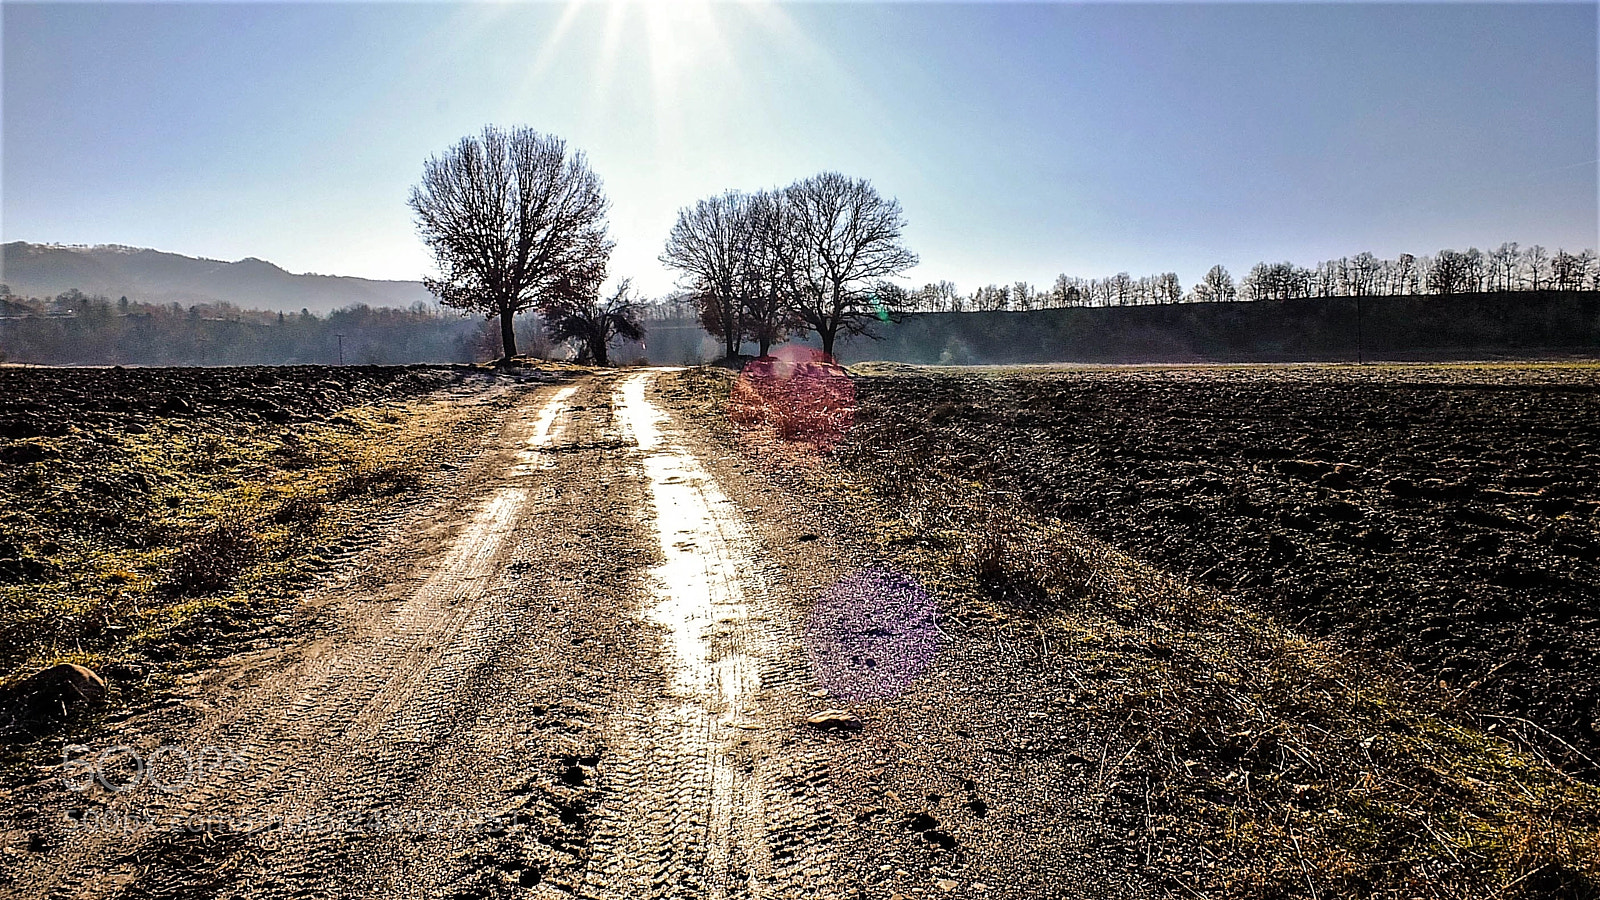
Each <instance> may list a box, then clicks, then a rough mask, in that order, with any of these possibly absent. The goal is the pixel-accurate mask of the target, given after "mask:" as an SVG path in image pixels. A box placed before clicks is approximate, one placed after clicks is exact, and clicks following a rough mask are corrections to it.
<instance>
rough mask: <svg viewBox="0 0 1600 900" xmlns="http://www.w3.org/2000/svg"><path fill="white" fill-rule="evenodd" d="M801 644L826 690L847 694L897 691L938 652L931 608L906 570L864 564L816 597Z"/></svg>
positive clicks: (858, 696)
mask: <svg viewBox="0 0 1600 900" xmlns="http://www.w3.org/2000/svg"><path fill="white" fill-rule="evenodd" d="M805 645H806V652H807V653H808V654H809V655H810V657H811V671H812V674H813V675H814V676H815V677H816V679H817V682H818V683H819V684H821V685H822V686H823V687H824V688H826V689H827V691H828V692H829V693H830V694H833V695H835V696H838V697H842V698H844V699H847V700H884V699H889V698H891V697H897V696H899V695H900V694H901V693H903V692H904V691H905V690H906V688H907V687H909V686H910V685H911V682H913V681H915V680H916V678H917V676H919V675H921V674H922V672H923V670H925V669H927V667H928V664H929V663H931V662H932V661H933V658H934V656H936V655H937V654H938V652H939V627H938V624H937V609H936V607H935V605H934V602H933V599H932V598H930V597H929V596H928V594H927V592H925V591H924V590H923V589H922V587H921V586H920V585H919V584H917V581H916V579H914V578H912V577H911V576H909V575H904V574H902V573H899V572H894V571H891V570H888V569H876V568H874V569H866V570H864V571H861V572H857V573H856V574H854V575H851V576H849V577H847V578H844V579H842V580H840V581H839V582H838V583H837V584H835V585H834V586H833V587H832V588H831V589H829V591H828V592H827V593H826V594H825V595H823V597H822V599H820V600H818V601H817V605H816V606H815V607H813V608H812V610H811V617H810V619H809V620H808V621H807V623H806V634H805Z"/></svg>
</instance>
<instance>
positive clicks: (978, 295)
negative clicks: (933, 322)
mask: <svg viewBox="0 0 1600 900" xmlns="http://www.w3.org/2000/svg"><path fill="white" fill-rule="evenodd" d="M1579 290H1600V265H1597V264H1596V258H1595V253H1594V251H1592V250H1583V251H1579V252H1576V253H1574V252H1569V251H1567V250H1557V251H1555V252H1554V253H1550V252H1549V251H1547V250H1546V249H1545V248H1544V247H1541V246H1539V245H1537V244H1535V245H1533V246H1531V247H1525V248H1524V247H1519V246H1518V245H1517V244H1515V243H1509V244H1501V245H1500V247H1499V249H1496V250H1490V251H1488V252H1484V251H1481V250H1478V249H1477V248H1476V247H1472V248H1468V249H1467V250H1465V251H1460V250H1440V251H1439V252H1438V253H1437V254H1434V255H1432V256H1420V257H1419V256H1413V255H1412V254H1409V253H1402V254H1401V255H1400V256H1399V257H1397V258H1395V259H1381V258H1379V257H1377V256H1375V255H1373V254H1371V253H1358V254H1356V255H1355V256H1347V257H1341V258H1339V259H1333V260H1326V261H1323V262H1320V263H1317V264H1316V266H1314V267H1312V268H1305V267H1302V266H1298V265H1295V264H1294V263H1290V262H1279V263H1266V262H1263V263H1257V264H1256V265H1255V266H1253V267H1251V269H1250V272H1249V273H1248V274H1247V275H1245V277H1244V279H1243V280H1242V281H1240V282H1238V283H1235V281H1234V278H1233V275H1232V274H1231V273H1230V272H1229V271H1228V270H1227V269H1226V268H1224V267H1222V266H1212V267H1211V270H1210V271H1208V272H1207V273H1206V274H1205V276H1204V277H1203V278H1202V279H1201V280H1200V282H1199V283H1198V284H1195V285H1194V286H1193V287H1192V288H1190V289H1189V290H1188V291H1185V290H1184V289H1183V285H1182V284H1181V283H1180V282H1179V280H1178V276H1177V274H1176V273H1174V272H1165V273H1162V274H1159V275H1152V276H1145V277H1141V278H1134V277H1132V276H1130V275H1129V274H1128V273H1127V272H1119V273H1118V274H1116V275H1113V276H1110V277H1108V278H1096V279H1086V278H1074V277H1072V276H1068V275H1059V276H1057V277H1056V280H1055V283H1054V284H1052V285H1051V286H1050V287H1049V288H1048V289H1045V290H1040V289H1036V288H1035V287H1034V286H1033V285H1031V284H1029V283H1028V282H1025V281H1019V282H1016V283H1014V284H1010V285H993V284H991V285H987V286H985V287H980V288H978V289H977V290H975V291H973V292H972V293H971V294H963V293H961V292H960V291H959V290H957V288H956V286H955V285H954V284H953V283H951V282H949V281H939V282H934V283H930V284H927V285H925V286H924V287H922V288H921V289H920V290H917V291H913V292H911V293H910V294H909V296H908V297H907V303H906V308H907V310H908V311H912V312H990V311H996V310H1031V309H1054V308H1060V307H1074V306H1147V305H1156V304H1167V303H1204V302H1230V301H1236V300H1293V299H1299V298H1312V297H1389V296H1409V295H1417V294H1435V295H1441V296H1442V295H1452V294H1475V293H1487V292H1495V291H1579Z"/></svg>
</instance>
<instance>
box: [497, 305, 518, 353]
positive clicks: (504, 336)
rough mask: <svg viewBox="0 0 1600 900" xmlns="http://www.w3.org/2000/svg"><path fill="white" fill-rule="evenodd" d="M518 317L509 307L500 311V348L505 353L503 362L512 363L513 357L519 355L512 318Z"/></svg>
mask: <svg viewBox="0 0 1600 900" xmlns="http://www.w3.org/2000/svg"><path fill="white" fill-rule="evenodd" d="M514 315H516V313H515V312H513V311H512V310H511V309H510V308H509V307H507V308H504V309H501V310H500V346H501V349H503V350H504V351H505V356H503V357H501V358H500V361H501V362H504V363H509V362H511V357H513V356H516V355H517V330H516V328H514V327H513V326H512V321H511V320H512V316H514Z"/></svg>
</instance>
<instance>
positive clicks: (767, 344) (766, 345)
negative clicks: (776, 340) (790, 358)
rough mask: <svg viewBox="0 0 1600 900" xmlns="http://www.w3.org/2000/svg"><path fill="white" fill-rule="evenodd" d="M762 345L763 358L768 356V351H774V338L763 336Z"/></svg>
mask: <svg viewBox="0 0 1600 900" xmlns="http://www.w3.org/2000/svg"><path fill="white" fill-rule="evenodd" d="M760 344H761V355H762V356H766V355H767V351H768V350H771V349H772V336H771V335H766V334H763V335H762V336H761V339H760Z"/></svg>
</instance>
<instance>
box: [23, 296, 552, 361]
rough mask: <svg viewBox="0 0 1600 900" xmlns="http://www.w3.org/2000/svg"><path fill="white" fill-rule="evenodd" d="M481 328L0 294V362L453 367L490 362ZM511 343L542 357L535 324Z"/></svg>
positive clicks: (366, 314)
mask: <svg viewBox="0 0 1600 900" xmlns="http://www.w3.org/2000/svg"><path fill="white" fill-rule="evenodd" d="M488 325H489V323H486V322H482V321H474V320H469V319H463V318H461V317H460V316H458V315H454V314H451V313H447V312H445V311H443V310H440V309H439V308H438V307H436V306H433V305H431V304H422V303H417V304H413V305H412V306H411V307H410V308H409V309H395V308H390V307H368V306H361V305H357V306H351V307H347V308H345V309H340V310H336V311H334V312H331V313H328V314H325V315H317V314H313V313H311V312H309V311H307V310H301V311H300V312H298V313H283V312H270V311H262V310H247V309H240V308H238V307H236V306H234V305H232V304H229V303H202V304H194V305H190V306H184V305H181V304H178V303H144V302H139V301H132V300H129V299H128V298H127V297H122V298H120V299H117V300H112V299H109V298H107V297H103V296H98V295H89V294H85V293H83V292H82V291H78V290H71V291H66V292H64V293H61V294H58V295H56V296H55V297H43V298H32V297H19V296H16V295H14V294H12V293H11V291H10V289H9V288H8V287H6V286H5V285H0V362H5V361H9V362H22V363H40V364H51V365H106V364H117V365H149V366H155V365H268V364H296V363H315V364H332V363H337V362H340V361H341V358H342V360H343V361H344V362H347V363H352V364H363V365H365V364H403V363H423V362H439V363H442V362H459V361H465V360H472V359H482V358H485V357H489V356H493V355H494V354H495V352H496V351H497V350H498V349H499V346H498V345H499V335H498V333H497V331H496V330H495V329H493V328H491V327H487V326H488ZM518 334H519V339H520V340H522V341H523V342H524V343H525V344H528V345H531V346H532V347H534V349H535V350H536V351H537V350H548V349H549V348H550V346H551V342H550V338H549V336H548V335H547V334H546V333H544V331H543V330H542V329H541V328H539V324H538V323H537V322H534V321H525V322H519V323H518Z"/></svg>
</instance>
